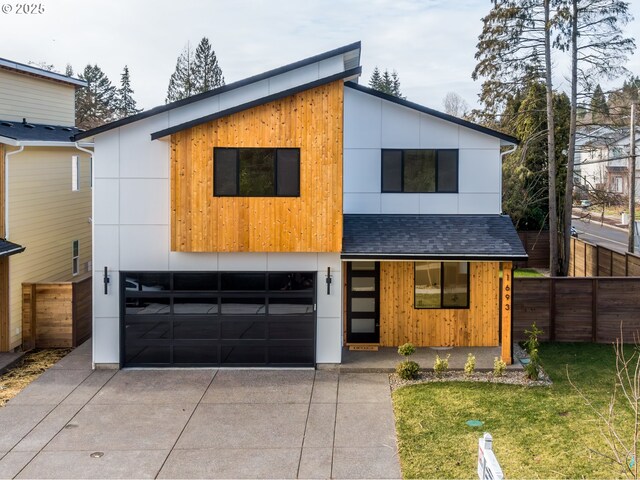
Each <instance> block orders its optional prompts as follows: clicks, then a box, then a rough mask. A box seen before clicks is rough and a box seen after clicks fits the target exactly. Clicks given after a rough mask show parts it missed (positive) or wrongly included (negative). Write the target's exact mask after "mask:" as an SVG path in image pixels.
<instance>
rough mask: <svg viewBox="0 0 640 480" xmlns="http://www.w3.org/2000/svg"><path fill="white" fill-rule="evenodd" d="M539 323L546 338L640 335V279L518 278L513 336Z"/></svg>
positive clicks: (607, 338)
mask: <svg viewBox="0 0 640 480" xmlns="http://www.w3.org/2000/svg"><path fill="white" fill-rule="evenodd" d="M533 322H535V323H536V326H537V327H538V328H540V329H541V330H542V331H543V332H544V333H543V334H542V335H541V336H540V339H541V340H543V341H558V342H598V343H611V342H615V340H616V339H617V338H619V337H620V326H621V324H622V334H623V336H624V339H625V341H626V342H632V341H633V340H634V336H637V335H638V334H639V333H640V278H631V277H600V278H596V277H592V278H571V277H542V278H515V279H514V281H513V339H514V340H515V341H520V340H524V339H525V337H526V335H525V333H524V331H525V330H527V329H529V328H530V327H531V324H532V323H533Z"/></svg>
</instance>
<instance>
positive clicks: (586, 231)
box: [573, 218, 628, 253]
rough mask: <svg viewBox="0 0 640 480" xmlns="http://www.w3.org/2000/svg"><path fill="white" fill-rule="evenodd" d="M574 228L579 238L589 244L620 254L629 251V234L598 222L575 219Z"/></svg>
mask: <svg viewBox="0 0 640 480" xmlns="http://www.w3.org/2000/svg"><path fill="white" fill-rule="evenodd" d="M573 226H574V227H576V230H578V238H580V239H582V240H585V241H587V242H589V243H594V244H596V245H602V246H603V247H607V248H610V249H612V250H616V251H618V252H623V253H624V252H626V251H627V245H628V244H627V232H626V231H624V230H622V229H620V228H615V227H610V226H609V225H606V224H605V225H600V222H599V221H597V220H591V221H590V222H585V221H582V220H577V219H575V218H574V219H573Z"/></svg>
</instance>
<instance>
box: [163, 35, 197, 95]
mask: <svg viewBox="0 0 640 480" xmlns="http://www.w3.org/2000/svg"><path fill="white" fill-rule="evenodd" d="M193 60H194V59H193V53H192V52H191V45H190V44H189V43H187V46H186V47H185V48H184V50H183V51H182V53H181V54H180V56H179V57H178V60H177V61H176V69H175V71H174V72H173V73H172V74H171V78H170V79H169V87H168V89H167V98H166V100H165V101H166V103H170V102H175V101H177V100H182V99H183V98H187V97H190V96H191V95H194V94H195V91H194V78H193Z"/></svg>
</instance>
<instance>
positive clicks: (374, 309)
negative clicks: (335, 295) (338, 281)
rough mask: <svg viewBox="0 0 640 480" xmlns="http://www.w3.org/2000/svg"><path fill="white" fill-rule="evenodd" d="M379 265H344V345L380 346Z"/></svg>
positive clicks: (369, 263)
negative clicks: (345, 328)
mask: <svg viewBox="0 0 640 480" xmlns="http://www.w3.org/2000/svg"><path fill="white" fill-rule="evenodd" d="M379 290H380V264H379V263H377V262H350V263H348V264H347V343H379V342H380V292H379Z"/></svg>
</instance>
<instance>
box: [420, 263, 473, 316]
mask: <svg viewBox="0 0 640 480" xmlns="http://www.w3.org/2000/svg"><path fill="white" fill-rule="evenodd" d="M469 296H470V295H469V262H432V261H430V262H415V263H414V304H413V306H414V308H416V309H423V308H469Z"/></svg>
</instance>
